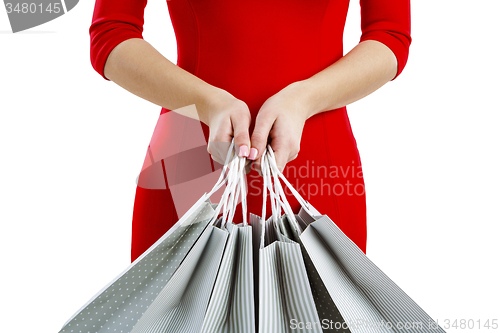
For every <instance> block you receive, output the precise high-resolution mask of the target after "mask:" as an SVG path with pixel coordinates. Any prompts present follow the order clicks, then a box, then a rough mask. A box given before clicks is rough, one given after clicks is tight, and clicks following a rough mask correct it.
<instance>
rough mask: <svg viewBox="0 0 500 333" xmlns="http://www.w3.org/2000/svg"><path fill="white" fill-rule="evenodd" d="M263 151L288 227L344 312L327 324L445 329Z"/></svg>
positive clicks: (360, 329) (365, 328)
mask: <svg viewBox="0 0 500 333" xmlns="http://www.w3.org/2000/svg"><path fill="white" fill-rule="evenodd" d="M265 155H266V157H267V158H266V161H268V167H269V168H268V170H269V172H271V174H272V175H273V177H274V180H275V184H274V185H275V188H276V192H277V196H278V197H279V198H280V200H281V203H282V204H283V206H284V210H285V216H284V217H285V218H284V219H283V221H284V223H283V224H284V228H286V229H287V230H290V231H291V232H292V233H293V234H294V238H295V240H296V241H300V242H301V244H302V245H303V249H304V250H305V252H307V254H308V256H307V257H308V258H309V259H310V260H311V262H312V264H313V267H314V270H315V272H317V274H318V275H319V277H320V278H321V280H322V282H323V284H324V287H325V288H326V291H327V293H328V295H329V297H330V298H331V300H332V301H333V302H334V304H335V307H336V309H338V312H339V314H340V315H341V317H342V319H341V321H340V322H326V323H325V326H326V327H327V328H332V326H331V325H332V324H333V325H334V328H348V329H349V330H350V331H351V332H370V333H371V332H399V331H405V332H440V333H441V332H445V331H444V330H443V329H442V328H441V327H440V326H439V325H438V324H437V323H436V322H435V321H434V320H433V319H432V318H431V317H430V316H429V315H428V314H427V313H426V312H425V311H424V310H423V309H422V308H421V307H420V306H419V305H418V304H416V303H415V301H413V299H412V298H411V297H409V296H408V295H407V294H406V293H405V292H404V291H403V290H402V289H401V288H400V287H399V286H397V285H396V283H394V282H393V281H392V280H391V279H390V278H389V277H388V276H387V275H386V274H385V273H384V272H382V270H380V269H379V268H378V267H377V266H376V265H375V264H374V263H373V262H372V261H371V260H370V259H369V258H368V257H367V256H366V255H365V253H363V251H361V249H359V247H358V246H357V245H356V244H355V243H354V242H353V241H352V240H351V239H349V238H348V237H347V236H346V235H345V234H344V233H343V232H342V231H341V230H340V228H339V227H338V226H337V225H336V224H335V223H334V222H333V221H332V220H331V219H330V218H329V217H328V216H326V215H321V214H320V213H319V212H318V211H317V210H316V209H314V207H312V205H311V204H310V203H309V202H307V201H306V200H304V199H303V198H302V197H301V196H300V194H299V193H298V192H297V191H296V190H295V189H294V188H293V186H292V185H291V184H290V183H289V182H288V181H287V180H286V178H285V177H284V176H283V174H282V173H281V172H280V171H279V169H278V168H277V165H276V160H275V158H274V153H273V151H272V148H271V147H270V146H269V147H268V148H267V150H266V153H265ZM279 179H281V180H282V181H283V182H284V183H285V184H286V186H287V187H288V188H289V189H290V191H291V192H292V193H293V195H294V196H295V198H296V199H297V200H298V201H299V203H300V204H301V210H300V212H298V214H294V213H293V211H292V210H291V208H290V205H289V204H288V202H287V199H286V196H285V194H284V191H283V188H282V187H281V183H280V181H279ZM313 274H315V273H314V272H313ZM325 326H324V327H325Z"/></svg>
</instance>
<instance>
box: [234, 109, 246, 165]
mask: <svg viewBox="0 0 500 333" xmlns="http://www.w3.org/2000/svg"><path fill="white" fill-rule="evenodd" d="M231 123H232V126H233V137H234V146H235V149H236V152H237V154H238V156H240V157H248V155H249V154H250V134H249V132H248V129H249V127H250V115H248V116H242V115H238V116H233V117H232V118H231Z"/></svg>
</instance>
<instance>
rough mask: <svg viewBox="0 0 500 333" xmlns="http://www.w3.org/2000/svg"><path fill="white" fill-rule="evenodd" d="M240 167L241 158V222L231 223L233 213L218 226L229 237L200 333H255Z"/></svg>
mask: <svg viewBox="0 0 500 333" xmlns="http://www.w3.org/2000/svg"><path fill="white" fill-rule="evenodd" d="M244 164H245V160H244V159H242V160H241V164H240V168H241V170H240V173H239V183H238V185H239V187H238V189H237V191H236V197H238V192H240V193H241V205H242V213H243V223H241V224H233V223H232V220H233V216H234V213H233V214H230V216H229V219H228V222H227V223H226V224H224V219H223V218H222V219H221V227H222V228H227V229H228V230H229V233H230V235H229V239H228V241H227V244H226V248H225V250H224V257H223V259H222V263H221V266H220V268H219V273H218V275H217V279H216V282H215V285H214V289H213V291H212V296H211V299H210V303H209V305H208V308H207V311H206V314H205V318H204V320H203V325H202V327H201V330H200V332H201V333H219V332H220V333H222V332H225V333H255V309H254V282H253V239H252V238H253V237H252V225H249V224H248V221H247V214H246V211H247V209H246V186H245V180H244V174H243V168H244ZM231 194H232V192H231ZM229 202H230V203H232V202H233V201H231V200H230V201H229ZM234 203H236V200H234ZM232 208H233V209H232V212H234V210H235V208H236V206H235V205H234V204H233V205H232ZM223 216H224V214H223Z"/></svg>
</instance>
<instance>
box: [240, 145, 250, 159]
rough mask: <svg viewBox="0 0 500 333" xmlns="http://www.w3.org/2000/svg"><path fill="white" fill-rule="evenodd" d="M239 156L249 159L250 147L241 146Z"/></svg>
mask: <svg viewBox="0 0 500 333" xmlns="http://www.w3.org/2000/svg"><path fill="white" fill-rule="evenodd" d="M239 155H240V156H241V157H247V156H248V146H246V145H241V146H240V152H239Z"/></svg>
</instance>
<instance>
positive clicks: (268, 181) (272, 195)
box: [260, 151, 295, 248]
mask: <svg viewBox="0 0 500 333" xmlns="http://www.w3.org/2000/svg"><path fill="white" fill-rule="evenodd" d="M269 158H270V157H269V156H268V153H267V151H264V154H263V155H262V157H261V171H262V177H263V179H264V181H263V183H264V186H263V190H264V195H263V205H262V220H261V221H262V223H263V225H262V230H261V238H260V239H261V241H260V247H261V248H263V247H264V237H265V217H266V202H267V191H269V199H270V202H271V209H272V214H271V218H272V223H273V226H274V228H275V230H276V235H277V237H278V240H279V241H283V237H284V235H283V234H282V232H281V230H280V227H279V225H281V226H282V228H283V229H284V225H283V221H282V219H281V209H283V211H284V212H285V213H286V212H288V214H290V212H291V209H290V210H289V209H288V207H287V205H286V204H287V203H286V202H283V201H282V200H281V198H280V196H279V195H278V194H276V192H275V191H276V190H278V191H279V188H280V186H281V184H278V185H276V182H273V179H272V178H273V175H272V173H271V167H270V166H269ZM274 178H275V180H277V178H276V177H274ZM278 182H279V180H278ZM273 183H274V184H273ZM273 185H274V189H273ZM288 214H287V215H288ZM291 214H292V215H293V212H292V213H291ZM293 219H294V220H293V221H295V216H293Z"/></svg>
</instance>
